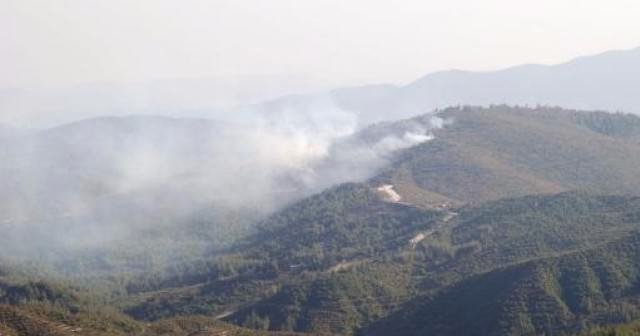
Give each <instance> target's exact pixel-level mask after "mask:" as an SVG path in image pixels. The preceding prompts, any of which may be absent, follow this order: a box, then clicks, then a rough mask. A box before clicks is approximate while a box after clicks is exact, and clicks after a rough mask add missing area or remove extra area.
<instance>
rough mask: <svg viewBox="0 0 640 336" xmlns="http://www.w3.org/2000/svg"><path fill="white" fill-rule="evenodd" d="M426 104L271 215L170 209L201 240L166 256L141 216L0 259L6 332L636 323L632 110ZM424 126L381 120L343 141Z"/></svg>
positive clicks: (636, 181) (562, 327)
mask: <svg viewBox="0 0 640 336" xmlns="http://www.w3.org/2000/svg"><path fill="white" fill-rule="evenodd" d="M436 113H437V115H438V117H439V118H442V120H445V121H447V122H446V125H445V126H444V127H443V128H441V129H438V130H436V131H434V136H435V139H433V140H431V141H428V142H425V143H422V144H419V145H416V146H413V147H410V148H407V149H404V150H400V151H398V152H396V153H394V154H393V155H390V156H389V157H388V158H387V159H388V161H389V164H388V165H386V166H384V167H383V168H381V170H380V171H379V172H378V174H376V175H375V176H373V177H372V178H370V179H367V180H365V181H361V182H354V183H344V184H340V185H337V186H333V187H331V188H328V189H326V190H324V191H322V192H320V193H317V194H314V195H312V196H310V197H304V198H302V199H300V200H297V201H292V202H286V203H285V204H284V205H282V206H281V207H280V208H278V209H276V210H273V211H270V212H269V211H260V212H257V211H250V210H247V211H246V212H245V211H242V210H238V209H235V210H233V211H231V210H229V209H216V208H203V209H204V210H198V211H197V212H195V213H193V214H191V215H189V216H184V217H181V220H182V221H184V222H185V223H187V224H188V225H185V226H168V227H171V228H172V229H175V230H177V228H182V229H183V231H182V232H180V231H179V230H178V231H176V232H174V233H172V235H173V236H174V237H175V238H176V239H177V240H178V241H182V242H188V241H189V239H190V237H198V239H197V241H198V243H197V245H192V244H185V245H184V249H181V250H177V251H176V253H175V255H173V256H172V257H170V258H167V256H166V255H163V257H162V260H160V259H154V258H157V256H154V251H159V250H161V249H162V248H163V246H164V245H163V242H164V241H165V240H166V239H168V238H167V235H166V232H163V233H162V234H157V235H154V232H155V231H154V230H153V229H150V230H149V232H148V233H149V234H148V235H147V236H146V237H147V238H146V240H145V241H144V242H141V244H140V246H139V247H138V248H139V249H140V250H145V249H146V247H147V246H152V247H153V248H150V249H149V250H147V253H146V254H143V255H137V254H136V253H137V250H131V251H128V250H121V251H117V253H116V252H114V251H113V250H109V251H103V252H105V253H100V254H91V253H88V254H86V255H83V256H82V257H80V258H75V259H74V257H73V256H71V255H70V256H68V258H69V259H68V260H66V261H64V259H59V260H62V261H59V262H60V263H61V264H60V265H54V267H47V268H43V267H41V265H42V263H41V262H38V261H37V260H35V261H32V262H30V263H23V262H20V261H19V260H16V259H13V258H4V260H3V261H2V263H1V264H0V333H2V334H3V335H16V336H17V335H33V334H41V335H68V334H79V335H81V334H87V335H149V336H152V335H167V334H171V335H197V334H202V335H262V334H264V335H270V334H276V333H284V334H294V333H311V334H341V335H388V334H398V335H415V334H434V335H445V336H446V335H496V336H498V335H574V334H575V335H634V332H635V333H637V329H638V328H637V326H636V325H635V324H634V321H635V320H638V319H640V303H639V302H640V301H638V299H639V298H640V296H639V294H640V292H639V289H640V197H638V193H637V190H639V188H640V171H639V170H638V167H640V155H638V153H640V118H638V117H635V116H631V115H625V114H609V113H604V112H581V111H573V110H564V109H560V108H553V107H536V108H527V107H508V106H491V107H486V108H481V107H454V108H448V109H445V110H441V111H437V112H436ZM428 122H430V116H419V117H416V118H413V119H409V120H404V121H399V122H394V123H382V124H378V125H374V126H372V127H370V128H367V129H364V130H363V131H361V132H360V133H359V134H357V135H355V138H354V139H353V140H352V141H358V142H367V141H371V139H377V138H380V137H384V134H386V133H385V132H389V133H393V132H398V130H404V129H406V125H416V124H418V125H420V124H425V123H428ZM339 145H344V144H338V146H339ZM389 193H396V194H397V197H395V196H396V195H393V196H394V197H390V195H389ZM162 228H164V227H162V226H159V227H158V230H159V229H162ZM172 232H173V231H172ZM208 241H210V244H207V242H208ZM43 260H44V261H46V260H47V259H46V258H45V259H43ZM136 265H138V266H139V267H137V266H136ZM57 266H60V267H57ZM62 266H64V267H62ZM613 325H619V326H617V327H615V326H613ZM610 326H613V327H610ZM74 330H75V331H74Z"/></svg>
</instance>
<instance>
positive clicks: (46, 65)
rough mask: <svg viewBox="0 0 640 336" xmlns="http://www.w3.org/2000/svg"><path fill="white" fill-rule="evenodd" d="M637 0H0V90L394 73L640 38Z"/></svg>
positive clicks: (549, 57)
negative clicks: (255, 76)
mask: <svg viewBox="0 0 640 336" xmlns="http://www.w3.org/2000/svg"><path fill="white" fill-rule="evenodd" d="M639 17H640V2H638V1H637V0H608V1H602V0H537V1H530V0H529V1H519V0H484V1H472V0H466V1H462V0H447V1H443V0H437V1H431V0H405V1H402V0H395V1H380V0H313V1H312V0H264V1H259V0H229V1H226V0H181V1H178V0H174V1H169V0H134V1H132V0H100V1H98V0H55V1H52V0H0V88H6V87H30V86H40V85H59V84H69V83H76V82H85V81H101V80H109V81H132V80H147V79H156V78H172V77H198V76H211V75H215V76H226V75H240V74H279V75H281V74H296V75H305V76H311V77H317V78H321V79H328V80H330V81H332V82H335V83H341V84H347V83H349V84H354V83H364V82H389V81H391V82H403V81H407V80H410V79H413V78H416V77H418V76H420V75H423V74H426V73H428V72H432V71H436V70H444V69H451V68H459V69H470V70H489V69H495V68H500V67H504V66H509V65H515V64H519V63H556V62H561V61H565V60H568V59H570V58H573V57H575V56H579V55H585V54H592V53H598V52H601V51H605V50H609V49H626V48H632V47H636V46H640V20H638V18H639Z"/></svg>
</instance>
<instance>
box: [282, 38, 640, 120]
mask: <svg viewBox="0 0 640 336" xmlns="http://www.w3.org/2000/svg"><path fill="white" fill-rule="evenodd" d="M639 97H640V48H637V49H632V50H624V51H610V52H606V53H603V54H599V55H595V56H587V57H580V58H577V59H574V60H572V61H570V62H567V63H563V64H558V65H550V66H548V65H535V64H530V65H521V66H516V67H512V68H508V69H504V70H499V71H489V72H471V71H461V70H452V71H442V72H436V73H432V74H429V75H426V76H424V77H422V78H420V79H418V80H416V81H414V82H412V83H410V84H408V85H405V86H394V85H369V86H361V87H351V88H343V89H336V90H333V91H331V92H329V93H327V94H325V95H320V96H297V97H285V98H282V99H279V100H276V101H273V102H271V103H270V106H271V108H272V109H276V110H277V109H278V108H282V107H284V106H295V107H296V108H298V109H304V107H305V106H309V105H311V103H310V102H313V101H314V100H318V99H325V100H326V99H330V100H332V101H334V102H335V103H336V104H337V105H338V106H339V107H341V108H343V109H345V110H348V111H351V112H353V113H356V114H357V115H358V116H359V118H360V120H361V121H362V122H363V123H365V124H369V123H372V122H377V121H382V120H397V119H401V118H408V117H411V116H415V115H419V114H423V113H428V112H431V111H432V110H434V109H438V108H440V109H442V108H446V107H448V106H455V105H482V106H488V105H491V104H509V105H528V106H536V105H551V106H561V107H564V108H573V109H580V110H605V111H609V112H616V111H623V112H627V113H634V114H640V98H639Z"/></svg>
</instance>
